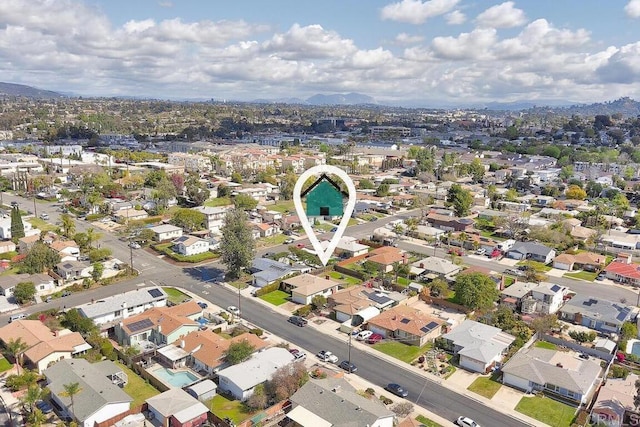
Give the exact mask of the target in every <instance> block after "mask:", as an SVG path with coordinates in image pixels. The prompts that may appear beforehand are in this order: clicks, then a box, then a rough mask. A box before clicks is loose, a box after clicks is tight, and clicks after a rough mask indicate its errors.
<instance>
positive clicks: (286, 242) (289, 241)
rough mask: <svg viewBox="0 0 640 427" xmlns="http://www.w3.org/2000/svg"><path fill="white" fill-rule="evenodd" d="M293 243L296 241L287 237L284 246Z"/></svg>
mask: <svg viewBox="0 0 640 427" xmlns="http://www.w3.org/2000/svg"><path fill="white" fill-rule="evenodd" d="M295 241H296V239H294V238H293V237H289V238H288V239H287V240H285V241H284V244H285V245H289V244H291V243H293V242H295Z"/></svg>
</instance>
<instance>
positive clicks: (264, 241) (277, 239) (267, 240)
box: [256, 234, 289, 248]
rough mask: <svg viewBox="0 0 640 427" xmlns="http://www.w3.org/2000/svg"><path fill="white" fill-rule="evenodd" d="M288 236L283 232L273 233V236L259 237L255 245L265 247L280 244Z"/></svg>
mask: <svg viewBox="0 0 640 427" xmlns="http://www.w3.org/2000/svg"><path fill="white" fill-rule="evenodd" d="M288 238H289V236H285V235H284V234H275V235H273V236H269V237H263V238H261V239H259V240H258V241H257V242H256V243H257V244H256V246H258V247H262V248H265V247H269V246H277V245H282V244H283V243H284V241H285V240H287V239H288Z"/></svg>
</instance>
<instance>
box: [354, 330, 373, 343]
mask: <svg viewBox="0 0 640 427" xmlns="http://www.w3.org/2000/svg"><path fill="white" fill-rule="evenodd" d="M371 335H373V332H371V331H362V332H360V333H359V334H358V335H356V339H357V340H358V341H366V339H367V338H369V337H370V336H371Z"/></svg>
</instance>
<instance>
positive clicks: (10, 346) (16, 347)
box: [5, 337, 29, 375]
mask: <svg viewBox="0 0 640 427" xmlns="http://www.w3.org/2000/svg"><path fill="white" fill-rule="evenodd" d="M5 347H6V349H7V352H8V353H9V354H10V355H11V357H13V359H14V360H15V361H16V369H17V370H18V375H19V374H20V363H21V361H22V353H24V351H25V350H26V349H27V348H29V346H28V345H27V343H26V342H24V341H22V337H18V338H15V339H14V338H11V339H9V341H8V342H7V343H6V345H5Z"/></svg>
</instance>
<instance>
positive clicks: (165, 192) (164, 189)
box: [152, 176, 177, 212]
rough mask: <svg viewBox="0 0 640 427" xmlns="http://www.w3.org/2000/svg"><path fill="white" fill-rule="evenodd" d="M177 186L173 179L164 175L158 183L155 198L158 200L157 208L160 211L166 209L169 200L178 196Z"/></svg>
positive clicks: (154, 193)
mask: <svg viewBox="0 0 640 427" xmlns="http://www.w3.org/2000/svg"><path fill="white" fill-rule="evenodd" d="M176 195H177V193H176V188H175V187H174V186H173V184H172V183H171V181H169V179H168V178H167V177H166V176H164V177H163V178H162V179H161V180H160V181H158V182H157V183H156V186H155V191H154V192H153V195H152V197H153V199H154V200H155V202H156V209H157V210H158V211H159V212H162V211H164V210H165V209H166V208H167V206H168V205H169V200H171V199H173V198H174V197H176Z"/></svg>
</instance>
